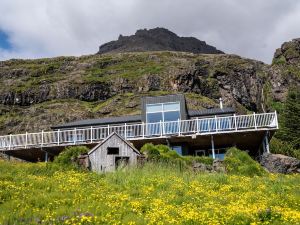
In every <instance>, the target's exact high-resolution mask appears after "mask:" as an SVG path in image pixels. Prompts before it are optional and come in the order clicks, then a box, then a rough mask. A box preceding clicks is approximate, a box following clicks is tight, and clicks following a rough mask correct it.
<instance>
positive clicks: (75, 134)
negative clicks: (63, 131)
mask: <svg viewBox="0 0 300 225" xmlns="http://www.w3.org/2000/svg"><path fill="white" fill-rule="evenodd" d="M76 141H77V130H76V128H74V132H73V144H74V145H75V144H76Z"/></svg>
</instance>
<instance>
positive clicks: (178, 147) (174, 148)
mask: <svg viewBox="0 0 300 225" xmlns="http://www.w3.org/2000/svg"><path fill="white" fill-rule="evenodd" d="M172 149H173V150H174V151H176V152H177V153H178V155H182V146H172Z"/></svg>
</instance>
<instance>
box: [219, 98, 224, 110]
mask: <svg viewBox="0 0 300 225" xmlns="http://www.w3.org/2000/svg"><path fill="white" fill-rule="evenodd" d="M219 100H220V109H223V101H222V98H219Z"/></svg>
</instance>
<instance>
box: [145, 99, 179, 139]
mask: <svg viewBox="0 0 300 225" xmlns="http://www.w3.org/2000/svg"><path fill="white" fill-rule="evenodd" d="M178 119H180V103H179V102H166V103H158V104H147V105H146V122H147V123H148V126H147V132H148V135H160V134H161V133H168V134H170V133H177V132H178V122H177V121H178ZM160 122H163V127H161V125H160ZM149 123H150V124H149ZM161 128H162V130H161Z"/></svg>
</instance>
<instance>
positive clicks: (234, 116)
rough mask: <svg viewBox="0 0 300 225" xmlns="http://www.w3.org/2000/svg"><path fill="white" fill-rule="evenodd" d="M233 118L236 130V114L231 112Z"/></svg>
mask: <svg viewBox="0 0 300 225" xmlns="http://www.w3.org/2000/svg"><path fill="white" fill-rule="evenodd" d="M233 119H234V128H235V131H237V123H236V115H235V114H233Z"/></svg>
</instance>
